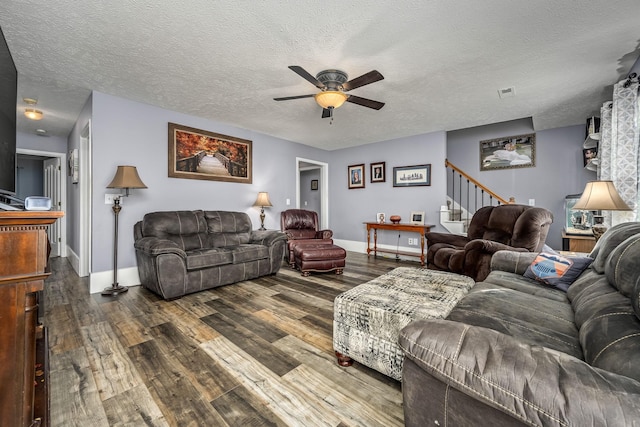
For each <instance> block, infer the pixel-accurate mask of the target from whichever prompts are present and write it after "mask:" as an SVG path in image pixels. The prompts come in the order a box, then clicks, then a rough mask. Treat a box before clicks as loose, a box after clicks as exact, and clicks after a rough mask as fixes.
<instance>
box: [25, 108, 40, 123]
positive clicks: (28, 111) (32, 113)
mask: <svg viewBox="0 0 640 427" xmlns="http://www.w3.org/2000/svg"><path fill="white" fill-rule="evenodd" d="M24 115H25V116H27V118H29V119H31V120H41V119H42V111H40V110H36V109H35V108H25V110H24Z"/></svg>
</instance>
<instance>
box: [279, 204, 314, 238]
mask: <svg viewBox="0 0 640 427" xmlns="http://www.w3.org/2000/svg"><path fill="white" fill-rule="evenodd" d="M280 229H281V230H282V231H284V232H286V233H287V235H289V236H290V238H293V239H313V238H315V236H316V232H317V231H318V214H317V213H316V212H314V211H307V210H304V209H288V210H286V211H282V213H281V214H280Z"/></svg>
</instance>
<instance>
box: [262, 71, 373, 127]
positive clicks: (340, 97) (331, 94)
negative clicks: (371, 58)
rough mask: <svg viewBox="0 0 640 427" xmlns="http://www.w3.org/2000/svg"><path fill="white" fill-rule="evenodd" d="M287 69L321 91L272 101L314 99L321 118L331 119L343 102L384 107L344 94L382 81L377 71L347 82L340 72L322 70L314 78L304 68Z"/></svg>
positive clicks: (365, 99) (346, 77)
mask: <svg viewBox="0 0 640 427" xmlns="http://www.w3.org/2000/svg"><path fill="white" fill-rule="evenodd" d="M289 68H290V69H291V71H293V72H294V73H296V74H298V75H299V76H300V77H302V78H303V79H305V80H307V81H308V82H310V83H311V84H312V85H314V86H315V87H317V88H318V89H321V90H322V91H321V92H318V93H316V94H311V95H298V96H285V97H283V98H273V100H274V101H288V100H290V99H300V98H311V97H313V98H315V99H316V102H317V103H318V105H320V106H321V107H322V118H323V119H324V118H326V117H331V118H333V110H334V109H335V108H338V107H340V106H341V105H342V104H344V103H345V102H351V103H353V104H358V105H362V106H363V107H369V108H373V109H374V110H379V109H381V108H382V107H384V102H379V101H374V100H372V99H367V98H361V97H359V96H355V95H349V94H346V93H345V92H349V91H350V90H353V89H356V88H359V87H362V86H364V85H368V84H371V83H375V82H377V81H379V80H382V79H384V77H383V76H382V74H380V73H379V72H378V71H376V70H373V71H369V72H368V73H366V74H363V75H361V76H360V77H356V78H355V79H352V80H349V81H347V80H348V78H349V76H348V75H347V73H345V72H344V71H340V70H323V71H320V72H319V73H318V74H317V75H316V76H315V77H313V76H312V75H311V74H309V73H308V72H307V71H306V70H305V69H304V68H302V67H300V66H298V65H290V66H289Z"/></svg>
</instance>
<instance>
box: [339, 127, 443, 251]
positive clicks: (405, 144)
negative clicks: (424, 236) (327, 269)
mask: <svg viewBox="0 0 640 427" xmlns="http://www.w3.org/2000/svg"><path fill="white" fill-rule="evenodd" d="M445 136H446V135H445V133H444V132H433V133H429V134H424V135H416V136H411V137H406V138H399V139H394V140H391V141H383V142H378V143H374V144H368V145H365V146H360V147H353V148H346V149H343V150H335V151H332V152H331V162H330V183H329V190H330V191H329V194H330V205H329V206H330V218H329V219H330V226H331V229H332V230H333V232H334V236H335V237H336V238H337V239H344V240H354V241H360V242H366V239H367V233H366V228H365V226H364V225H363V222H366V221H375V220H376V214H377V213H378V212H384V213H385V214H386V216H387V218H389V217H390V216H391V215H400V216H401V217H402V222H407V221H408V219H409V214H410V213H411V212H412V211H424V212H425V218H426V223H430V224H437V223H438V210H439V208H440V205H441V204H443V203H444V202H445V197H446V186H445V180H446V174H445V168H444V159H445V154H446V138H445ZM372 162H374V163H377V162H386V181H385V182H378V183H371V176H370V164H371V163H372ZM362 163H364V164H365V178H366V180H365V188H358V189H351V190H350V189H349V188H348V180H347V169H348V166H349V165H354V164H362ZM429 163H430V164H431V186H429V187H393V167H394V166H396V167H397V166H412V165H421V164H429ZM439 228H440V227H438V226H437V227H436V229H439ZM441 230H442V229H441ZM408 237H416V236H415V235H414V234H406V236H405V235H404V233H403V236H402V238H401V240H400V246H407V238H408ZM378 241H379V242H380V243H382V244H390V245H396V244H397V243H398V236H397V235H396V234H395V233H392V232H385V231H381V232H380V233H379V234H378Z"/></svg>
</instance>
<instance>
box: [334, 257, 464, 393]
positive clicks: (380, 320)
mask: <svg viewBox="0 0 640 427" xmlns="http://www.w3.org/2000/svg"><path fill="white" fill-rule="evenodd" d="M474 284H475V282H474V281H473V279H471V278H470V277H467V276H461V275H458V274H454V273H448V272H444V271H434V270H427V269H423V268H410V267H399V268H396V269H395V270H392V271H390V272H389V273H387V274H385V275H382V276H380V277H378V278H376V279H373V280H371V281H369V282H367V283H363V284H362V285H359V286H356V287H355V288H353V289H350V290H348V291H347V292H344V293H342V294H340V295H338V296H337V297H336V299H335V301H334V312H333V348H334V349H335V351H336V356H337V357H338V363H339V364H340V365H342V366H349V365H351V363H352V360H351V359H353V360H356V361H358V362H360V363H362V364H363V365H366V366H368V367H370V368H373V369H375V370H376V371H379V372H382V373H383V374H385V375H387V376H390V377H391V378H395V379H396V380H398V381H400V380H401V378H402V362H403V360H404V353H403V352H402V350H400V347H398V344H397V341H398V334H399V332H400V329H402V328H403V327H405V326H406V325H407V324H409V323H410V322H411V321H412V320H415V319H426V318H438V319H442V318H445V317H446V316H447V315H448V314H449V312H450V311H451V309H453V307H454V306H455V305H456V304H457V303H458V301H459V300H460V299H461V298H462V297H463V296H464V295H466V294H467V292H469V289H471V288H472V287H473V285H474Z"/></svg>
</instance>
